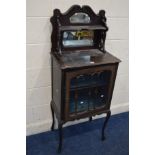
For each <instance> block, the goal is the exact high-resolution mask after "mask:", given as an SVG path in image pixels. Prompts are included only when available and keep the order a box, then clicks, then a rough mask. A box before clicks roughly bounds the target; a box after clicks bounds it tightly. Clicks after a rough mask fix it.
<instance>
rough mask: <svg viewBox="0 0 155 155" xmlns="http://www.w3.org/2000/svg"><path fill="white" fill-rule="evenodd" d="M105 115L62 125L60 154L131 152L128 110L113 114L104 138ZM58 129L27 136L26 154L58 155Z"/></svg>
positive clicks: (122, 153)
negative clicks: (102, 130) (102, 134)
mask: <svg viewBox="0 0 155 155" xmlns="http://www.w3.org/2000/svg"><path fill="white" fill-rule="evenodd" d="M103 121H104V118H100V119H96V120H93V121H92V122H84V123H80V124H77V125H72V126H69V127H65V128H63V135H64V139H63V147H62V152H61V155H128V154H129V113H128V112H125V113H121V114H117V115H112V116H111V117H110V120H109V122H108V124H107V128H106V129H105V136H106V139H105V140H104V141H101V129H102V125H103ZM57 146H58V130H55V131H48V132H44V133H40V134H36V135H32V136H27V137H26V154H27V155H56V154H58V153H57Z"/></svg>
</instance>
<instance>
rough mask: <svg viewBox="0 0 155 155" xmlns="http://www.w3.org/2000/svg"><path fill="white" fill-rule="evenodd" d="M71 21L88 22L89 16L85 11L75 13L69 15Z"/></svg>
mask: <svg viewBox="0 0 155 155" xmlns="http://www.w3.org/2000/svg"><path fill="white" fill-rule="evenodd" d="M70 22H71V23H90V17H89V16H88V15H87V14H86V13H82V12H79V13H75V14H74V15H73V16H71V17H70Z"/></svg>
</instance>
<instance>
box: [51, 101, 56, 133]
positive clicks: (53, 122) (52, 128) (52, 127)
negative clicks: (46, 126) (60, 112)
mask: <svg viewBox="0 0 155 155" xmlns="http://www.w3.org/2000/svg"><path fill="white" fill-rule="evenodd" d="M51 112H52V120H53V121H52V126H51V130H52V131H53V130H54V124H55V119H54V110H53V107H52V101H51Z"/></svg>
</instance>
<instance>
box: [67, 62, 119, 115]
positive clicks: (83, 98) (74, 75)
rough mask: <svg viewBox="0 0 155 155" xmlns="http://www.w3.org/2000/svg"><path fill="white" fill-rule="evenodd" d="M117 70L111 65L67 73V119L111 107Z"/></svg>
mask: <svg viewBox="0 0 155 155" xmlns="http://www.w3.org/2000/svg"><path fill="white" fill-rule="evenodd" d="M115 69H116V67H115V66H114V65H111V66H103V67H95V68H89V69H82V70H76V71H70V72H67V74H66V90H68V91H66V102H65V112H66V116H67V118H71V117H75V116H77V115H82V114H87V113H90V112H97V111H101V110H103V109H105V108H108V107H109V103H110V102H109V101H110V100H109V99H110V96H111V93H112V85H113V81H114V80H113V79H115V76H114V75H115Z"/></svg>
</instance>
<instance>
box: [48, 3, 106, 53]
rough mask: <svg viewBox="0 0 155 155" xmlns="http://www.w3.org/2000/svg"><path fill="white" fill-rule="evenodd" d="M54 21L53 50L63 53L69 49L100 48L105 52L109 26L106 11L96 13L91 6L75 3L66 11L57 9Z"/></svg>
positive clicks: (52, 20) (52, 21) (52, 19)
mask: <svg viewBox="0 0 155 155" xmlns="http://www.w3.org/2000/svg"><path fill="white" fill-rule="evenodd" d="M50 21H51V23H52V27H53V28H52V29H53V31H52V35H51V41H52V50H51V52H58V53H60V54H61V53H62V51H68V50H71V51H73V50H75V51H77V50H79V49H81V50H83V49H99V50H100V51H102V52H105V49H104V44H105V38H106V32H107V30H108V27H107V25H106V17H105V11H104V10H100V11H99V13H97V14H96V13H95V12H94V11H93V10H92V9H91V8H90V7H89V6H82V7H81V6H79V5H73V6H72V7H71V8H70V9H69V10H68V11H67V12H66V13H61V11H60V10H59V9H55V10H54V12H53V16H52V17H51V19H50Z"/></svg>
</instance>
